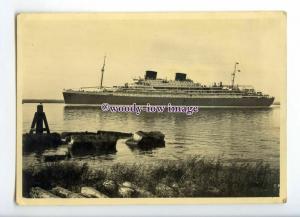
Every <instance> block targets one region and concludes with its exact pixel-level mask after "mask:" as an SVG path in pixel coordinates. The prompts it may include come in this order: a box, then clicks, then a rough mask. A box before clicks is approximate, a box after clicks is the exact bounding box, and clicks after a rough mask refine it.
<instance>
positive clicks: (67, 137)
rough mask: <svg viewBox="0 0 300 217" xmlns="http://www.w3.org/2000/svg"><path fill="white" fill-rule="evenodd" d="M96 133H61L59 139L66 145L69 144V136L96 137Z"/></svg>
mask: <svg viewBox="0 0 300 217" xmlns="http://www.w3.org/2000/svg"><path fill="white" fill-rule="evenodd" d="M96 134H97V133H93V132H88V131H85V132H62V133H61V139H62V140H64V141H65V142H66V143H69V142H70V141H71V136H73V135H96Z"/></svg>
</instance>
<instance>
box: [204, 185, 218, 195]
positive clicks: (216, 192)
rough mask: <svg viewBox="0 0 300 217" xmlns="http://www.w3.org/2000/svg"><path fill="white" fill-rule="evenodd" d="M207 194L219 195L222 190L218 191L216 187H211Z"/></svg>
mask: <svg viewBox="0 0 300 217" xmlns="http://www.w3.org/2000/svg"><path fill="white" fill-rule="evenodd" d="M207 192H208V193H211V194H212V195H218V194H219V193H220V192H221V191H220V189H218V188H216V187H214V186H210V187H208V189H207Z"/></svg>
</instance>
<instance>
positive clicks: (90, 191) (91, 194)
mask: <svg viewBox="0 0 300 217" xmlns="http://www.w3.org/2000/svg"><path fill="white" fill-rule="evenodd" d="M80 193H81V194H82V195H83V196H84V197H88V198H107V197H108V196H106V195H105V194H102V193H100V192H99V191H97V190H96V189H94V188H92V187H82V188H81V190H80Z"/></svg>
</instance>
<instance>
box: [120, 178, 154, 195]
mask: <svg viewBox="0 0 300 217" xmlns="http://www.w3.org/2000/svg"><path fill="white" fill-rule="evenodd" d="M127 188H129V189H132V190H133V191H130V190H129V189H127ZM120 189H121V190H120ZM119 194H120V195H121V196H122V197H140V198H146V197H148V198H149V197H154V195H153V194H152V193H150V192H149V191H147V190H145V189H143V188H140V187H138V186H137V185H134V184H132V183H131V182H128V181H126V182H123V183H122V185H120V188H119Z"/></svg>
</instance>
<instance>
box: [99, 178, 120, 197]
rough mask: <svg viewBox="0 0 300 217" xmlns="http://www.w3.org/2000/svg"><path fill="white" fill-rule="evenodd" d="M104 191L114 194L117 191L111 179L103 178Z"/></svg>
mask: <svg viewBox="0 0 300 217" xmlns="http://www.w3.org/2000/svg"><path fill="white" fill-rule="evenodd" d="M102 186H103V189H104V191H105V192H107V193H109V194H111V195H114V194H115V193H116V192H117V191H118V186H117V184H116V183H115V182H114V181H113V180H105V181H104V182H103V184H102Z"/></svg>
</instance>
